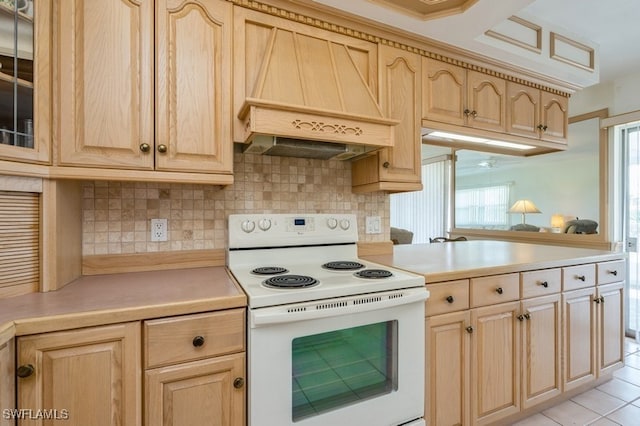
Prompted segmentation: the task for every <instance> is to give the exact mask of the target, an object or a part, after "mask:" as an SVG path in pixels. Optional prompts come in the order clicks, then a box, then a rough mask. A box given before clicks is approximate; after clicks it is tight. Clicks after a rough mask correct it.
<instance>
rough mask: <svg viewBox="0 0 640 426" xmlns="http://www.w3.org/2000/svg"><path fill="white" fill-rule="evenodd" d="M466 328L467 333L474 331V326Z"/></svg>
mask: <svg viewBox="0 0 640 426" xmlns="http://www.w3.org/2000/svg"><path fill="white" fill-rule="evenodd" d="M465 330H467V333H469V334H471V333H473V327H471V326H469V327H467V328H466V329H465Z"/></svg>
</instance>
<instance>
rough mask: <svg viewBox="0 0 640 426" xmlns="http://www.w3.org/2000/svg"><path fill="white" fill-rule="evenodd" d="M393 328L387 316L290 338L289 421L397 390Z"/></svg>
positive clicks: (396, 342)
mask: <svg viewBox="0 0 640 426" xmlns="http://www.w3.org/2000/svg"><path fill="white" fill-rule="evenodd" d="M397 328H398V322H397V321H386V322H380V323H376V324H369V325H364V326H359V327H352V328H347V329H343V330H337V331H330V332H326V333H321V334H314V335H312V336H304V337H299V338H296V339H294V340H293V344H292V361H293V362H292V366H293V369H292V370H293V371H292V379H293V383H292V392H293V395H292V397H293V398H292V403H293V404H292V405H293V407H292V416H293V421H297V420H300V419H303V418H305V417H310V416H314V415H317V414H320V413H323V412H325V411H329V410H334V409H336V408H340V407H343V406H346V405H350V404H355V403H357V402H358V401H362V400H364V399H368V398H373V397H376V396H379V395H384V394H387V393H390V392H392V391H394V390H397V375H398V362H397V354H398V347H397V346H398V339H397Z"/></svg>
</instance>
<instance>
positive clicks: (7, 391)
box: [0, 339, 16, 426]
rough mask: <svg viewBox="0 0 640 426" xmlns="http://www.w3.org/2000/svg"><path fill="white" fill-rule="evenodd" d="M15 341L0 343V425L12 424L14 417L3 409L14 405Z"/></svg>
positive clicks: (7, 425) (8, 425)
mask: <svg viewBox="0 0 640 426" xmlns="http://www.w3.org/2000/svg"><path fill="white" fill-rule="evenodd" d="M14 371H15V343H14V340H13V339H10V340H9V341H7V342H5V343H4V344H0V426H14V425H15V424H16V422H15V419H14V418H12V416H11V415H10V414H8V413H7V411H5V410H10V409H11V408H13V407H15V406H16V397H15V393H16V390H15V380H14V377H15V375H14Z"/></svg>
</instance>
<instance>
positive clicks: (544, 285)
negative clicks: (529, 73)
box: [540, 281, 549, 288]
mask: <svg viewBox="0 0 640 426" xmlns="http://www.w3.org/2000/svg"><path fill="white" fill-rule="evenodd" d="M540 285H541V286H542V287H544V288H547V287H549V283H548V282H546V281H542V282H541V283H540Z"/></svg>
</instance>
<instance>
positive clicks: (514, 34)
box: [485, 16, 542, 54]
mask: <svg viewBox="0 0 640 426" xmlns="http://www.w3.org/2000/svg"><path fill="white" fill-rule="evenodd" d="M505 24H506V25H502V26H501V27H500V29H492V30H489V31H486V32H485V35H487V36H489V37H493V38H495V39H498V40H501V41H504V42H506V43H509V44H511V45H514V46H517V47H520V48H523V49H527V50H530V51H532V52H535V53H538V54H540V53H541V52H542V27H541V26H539V25H536V24H534V23H533V22H529V21H526V20H524V19H522V18H519V17H517V16H511V17H510V18H508V22H505ZM501 31H502V32H501Z"/></svg>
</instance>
